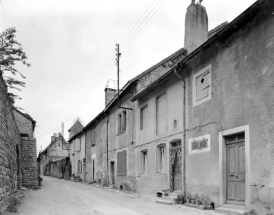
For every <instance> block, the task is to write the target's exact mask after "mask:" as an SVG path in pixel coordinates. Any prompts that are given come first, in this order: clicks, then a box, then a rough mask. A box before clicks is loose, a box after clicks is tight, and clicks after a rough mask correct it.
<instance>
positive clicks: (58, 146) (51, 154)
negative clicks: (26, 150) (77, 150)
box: [38, 133, 69, 175]
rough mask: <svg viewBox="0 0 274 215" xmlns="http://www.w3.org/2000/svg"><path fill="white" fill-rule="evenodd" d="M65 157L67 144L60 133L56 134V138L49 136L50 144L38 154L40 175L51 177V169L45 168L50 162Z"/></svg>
mask: <svg viewBox="0 0 274 215" xmlns="http://www.w3.org/2000/svg"><path fill="white" fill-rule="evenodd" d="M67 157H69V144H68V143H67V141H66V140H65V139H64V137H63V135H62V134H61V133H58V136H57V134H56V133H54V134H53V136H51V142H50V144H49V145H48V146H47V147H46V148H45V149H44V150H43V151H42V152H39V155H38V162H39V165H40V174H41V175H51V168H50V166H49V167H47V166H48V165H49V164H50V163H51V162H55V161H57V160H61V159H64V158H67Z"/></svg>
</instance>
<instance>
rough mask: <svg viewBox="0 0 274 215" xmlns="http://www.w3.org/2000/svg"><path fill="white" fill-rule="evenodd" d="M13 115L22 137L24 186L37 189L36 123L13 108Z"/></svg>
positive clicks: (27, 115) (25, 114) (21, 163)
mask: <svg viewBox="0 0 274 215" xmlns="http://www.w3.org/2000/svg"><path fill="white" fill-rule="evenodd" d="M13 114H14V117H15V121H16V125H17V128H18V131H19V133H20V136H21V157H22V158H23V159H21V162H20V165H21V173H22V182H21V184H22V186H24V187H28V188H37V186H38V179H37V177H38V166H37V158H36V156H37V155H36V139H35V138H34V131H35V125H36V121H35V120H34V119H33V118H32V117H31V116H30V115H29V114H27V113H23V112H21V111H19V110H18V109H17V108H14V107H13Z"/></svg>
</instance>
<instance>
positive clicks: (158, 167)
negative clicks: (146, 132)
mask: <svg viewBox="0 0 274 215" xmlns="http://www.w3.org/2000/svg"><path fill="white" fill-rule="evenodd" d="M160 158H161V151H160V147H156V171H157V172H160V165H161V162H160Z"/></svg>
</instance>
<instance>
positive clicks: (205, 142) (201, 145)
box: [188, 134, 210, 154]
mask: <svg viewBox="0 0 274 215" xmlns="http://www.w3.org/2000/svg"><path fill="white" fill-rule="evenodd" d="M208 151H210V134H207V135H204V136H200V137H194V138H191V139H189V140H188V152H189V154H195V153H202V152H208Z"/></svg>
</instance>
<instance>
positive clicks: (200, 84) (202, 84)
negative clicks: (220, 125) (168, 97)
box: [193, 65, 212, 106]
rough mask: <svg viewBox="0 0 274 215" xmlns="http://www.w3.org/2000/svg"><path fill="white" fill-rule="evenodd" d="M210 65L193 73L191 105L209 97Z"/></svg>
mask: <svg viewBox="0 0 274 215" xmlns="http://www.w3.org/2000/svg"><path fill="white" fill-rule="evenodd" d="M211 88H212V87H211V65H209V66H207V67H206V68H204V69H202V70H201V71H199V72H197V73H196V74H195V75H193V105H194V106H196V105H199V104H201V103H203V102H205V101H208V100H210V99H211V90H212V89H211Z"/></svg>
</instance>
